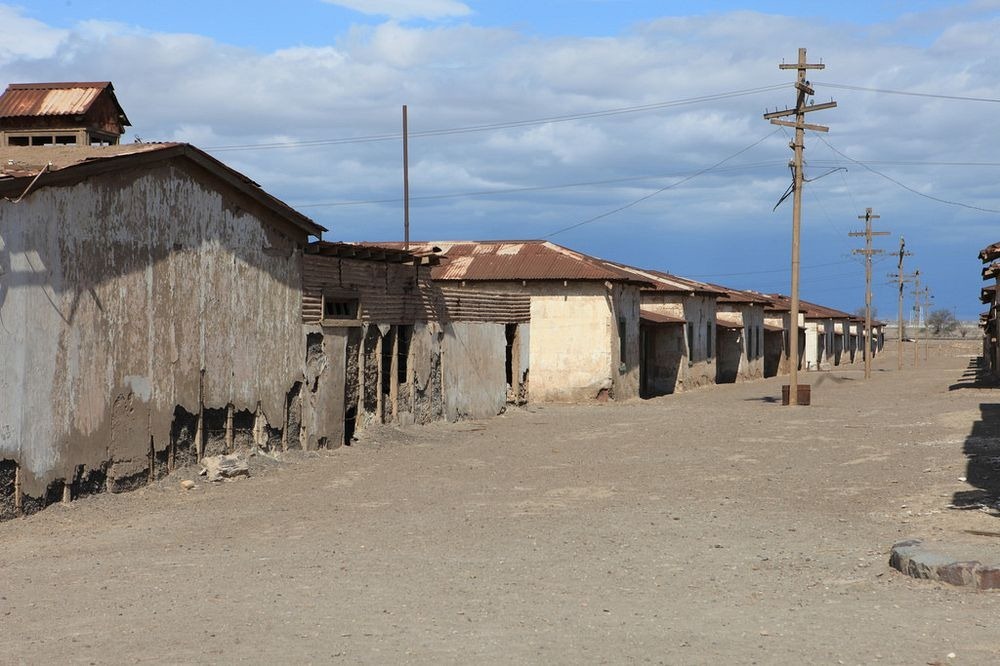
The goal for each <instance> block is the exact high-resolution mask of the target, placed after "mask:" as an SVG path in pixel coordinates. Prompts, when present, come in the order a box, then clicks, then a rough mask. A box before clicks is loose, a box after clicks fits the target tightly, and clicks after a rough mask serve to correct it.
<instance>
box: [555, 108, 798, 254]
mask: <svg viewBox="0 0 1000 666" xmlns="http://www.w3.org/2000/svg"><path fill="white" fill-rule="evenodd" d="M779 130H780V128H779V129H776V130H774V131H772V132H769V133H768V134H766V135H765V136H762V137H761V138H759V139H757V140H756V141H754V142H753V143H751V144H750V145H749V146H747V147H746V148H742V149H740V150H738V151H736V152H735V153H733V154H732V155H730V156H729V157H726V158H724V159H722V160H719V161H718V162H716V163H715V164H713V165H712V166H710V167H705V168H704V169H701V170H700V171H696V172H695V173H693V174H691V175H690V176H687V177H686V178H682V179H680V180H678V181H677V182H674V183H671V184H670V185H666V186H664V187H661V188H660V189H658V190H656V191H654V192H651V193H649V194H647V195H645V196H641V197H639V198H638V199H635V200H634V201H630V202H628V203H627V204H625V205H624V206H619V207H618V208H614V209H612V210H609V211H606V212H604V213H601V214H600V215H595V216H594V217H591V218H588V219H586V220H583V221H582V222H577V223H576V224H571V225H569V226H568V227H563V228H562V229H557V230H556V231H553V232H552V233H550V234H547V235H545V236H542V238H552V237H553V236H555V235H556V234H561V233H563V232H565V231H570V230H571V229H576V228H577V227H582V226H583V225H585V224H590V223H591V222H596V221H597V220H600V219H602V218H605V217H608V216H609V215H614V214H615V213H620V212H621V211H623V210H625V209H627V208H631V207H632V206H636V205H638V204H640V203H642V202H643V201H645V200H647V199H652V198H653V197H655V196H656V195H657V194H660V193H661V192H665V191H667V190H669V189H672V188H674V187H677V186H678V185H683V184H684V183H686V182H688V181H689V180H693V179H694V178H697V177H698V176H700V175H702V174H704V173H708V172H709V171H712V170H713V169H716V168H718V167H720V166H722V165H723V164H725V163H726V162H728V161H729V160H731V159H733V158H734V157H739V156H740V155H742V154H743V153H745V152H747V151H748V150H750V149H752V148H755V147H757V146H758V145H760V144H761V143H763V142H764V141H766V140H767V139H770V138H771V137H772V136H774V135H775V134H777V133H778V131H779Z"/></svg>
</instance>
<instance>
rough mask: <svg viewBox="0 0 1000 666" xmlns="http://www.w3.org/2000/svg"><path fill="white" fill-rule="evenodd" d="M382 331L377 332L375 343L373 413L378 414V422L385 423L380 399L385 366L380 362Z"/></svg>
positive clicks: (382, 341)
mask: <svg viewBox="0 0 1000 666" xmlns="http://www.w3.org/2000/svg"><path fill="white" fill-rule="evenodd" d="M384 339H385V338H384V337H383V336H382V331H379V335H378V340H377V341H376V342H375V363H376V366H375V367H376V368H377V373H376V374H377V379H376V380H375V411H376V412H377V413H378V422H379V423H385V412H384V405H383V403H384V402H385V400H384V399H383V397H382V368H383V366H384V365H385V363H384V361H383V360H382V348H383V346H384Z"/></svg>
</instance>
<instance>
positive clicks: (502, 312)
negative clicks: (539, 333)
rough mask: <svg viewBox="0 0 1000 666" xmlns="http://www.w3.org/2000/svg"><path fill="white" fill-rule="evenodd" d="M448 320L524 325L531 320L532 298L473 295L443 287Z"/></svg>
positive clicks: (502, 294) (506, 294) (525, 295)
mask: <svg viewBox="0 0 1000 666" xmlns="http://www.w3.org/2000/svg"><path fill="white" fill-rule="evenodd" d="M440 292H441V294H442V295H443V297H444V302H445V308H446V310H447V312H448V317H449V318H450V319H451V320H453V321H479V322H489V321H493V322H504V323H508V324H520V323H524V322H527V321H529V320H530V319H531V297H530V296H529V295H528V294H511V293H495V292H489V291H469V290H460V289H449V288H448V287H441V288H440Z"/></svg>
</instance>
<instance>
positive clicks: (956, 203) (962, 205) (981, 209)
mask: <svg viewBox="0 0 1000 666" xmlns="http://www.w3.org/2000/svg"><path fill="white" fill-rule="evenodd" d="M813 134H814V135H815V136H816V138H818V139H819V140H820V141H822V142H823V143H825V144H826V146H827V148H829V149H830V150H832V151H833V152H835V153H837V154H838V155H840V156H841V157H843V158H844V159H846V160H849V161H851V162H853V163H855V164H857V165H859V166H862V167H864V168H865V169H867V170H868V171H871V172H872V173H873V174H875V175H876V176H881V177H882V178H885V179H886V180H888V181H889V182H890V183H894V184H895V185H898V186H899V187H901V188H903V189H904V190H906V191H907V192H911V193H912V194H916V195H917V196H920V197H924V198H925V199H930V200H931V201H936V202H938V203H943V204H946V205H948V206H958V207H960V208H968V209H969V210H977V211H979V212H982V213H995V214H998V215H1000V210H996V209H994V208H984V207H982V206H973V205H972V204H967V203H962V202H961V201H950V200H948V199H942V198H940V197H935V196H932V195H930V194H924V193H923V192H920V191H919V190H916V189H914V188H912V187H910V186H909V185H906V184H905V183H901V182H900V181H898V180H896V179H895V178H893V177H892V176H889V175H887V174H884V173H882V172H881V171H878V170H877V169H873V168H872V167H870V166H868V165H867V164H865V163H864V162H859V161H858V160H855V159H853V158H851V157H849V156H848V155H845V154H844V153H842V152H840V151H839V150H837V149H836V148H834V147H833V146H832V145H831V144H830V142H829V141H827V140H826V139H824V138H823V136H822V135H821V134H820V133H818V132H813Z"/></svg>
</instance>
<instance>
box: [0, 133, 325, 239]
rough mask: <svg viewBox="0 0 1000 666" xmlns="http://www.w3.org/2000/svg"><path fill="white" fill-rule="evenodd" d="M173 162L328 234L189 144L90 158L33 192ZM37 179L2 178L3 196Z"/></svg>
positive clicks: (52, 175) (310, 230)
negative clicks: (185, 164) (185, 163)
mask: <svg viewBox="0 0 1000 666" xmlns="http://www.w3.org/2000/svg"><path fill="white" fill-rule="evenodd" d="M39 150H40V151H44V150H45V149H44V147H43V148H40V149H39ZM173 159H187V160H189V161H191V162H192V163H194V164H196V165H198V166H200V167H202V168H203V169H205V170H206V171H208V172H209V173H211V174H212V175H214V176H215V177H217V178H219V179H220V180H222V181H223V182H225V183H226V184H227V185H229V186H230V187H233V188H235V189H237V190H239V191H240V192H242V193H243V194H246V195H247V196H249V197H250V198H252V199H254V200H255V201H256V202H258V203H259V204H261V205H262V206H264V207H265V208H267V209H268V210H270V211H271V212H273V213H274V214H276V215H278V216H279V217H282V218H284V219H285V220H287V221H288V222H289V223H291V224H292V225H293V226H295V227H297V228H299V229H301V230H302V231H304V232H306V233H307V234H309V235H312V236H316V237H317V238H319V237H321V236H322V234H323V232H324V231H326V230H327V229H326V227H323V226H321V225H319V224H316V223H315V222H313V221H312V220H310V219H309V218H308V217H306V216H305V215H303V214H302V213H300V212H298V211H297V210H295V209H294V208H292V207H291V206H289V205H288V204H286V203H285V202H283V201H281V200H280V199H278V198H277V197H275V196H273V195H271V194H268V193H267V192H266V191H264V189H263V188H261V187H260V185H258V184H257V183H256V182H254V181H253V180H251V179H250V178H248V177H247V176H245V175H243V174H241V173H240V172H239V171H236V170H235V169H233V168H231V167H229V166H226V165H225V164H224V163H222V162H220V161H219V160H217V159H215V158H214V157H212V156H211V155H209V154H208V153H206V152H205V151H203V150H200V149H198V148H196V147H194V146H192V145H191V144H188V143H165V144H162V147H160V148H157V149H155V150H144V151H141V152H135V153H124V154H114V155H106V156H99V157H88V158H86V159H84V160H83V161H80V162H76V163H73V164H69V165H67V166H64V167H61V168H58V169H56V170H54V171H49V172H47V173H44V174H43V175H42V176H41V177H38V178H37V181H36V182H35V184H34V186H33V188H34V189H35V190H37V189H38V188H42V187H47V186H55V185H67V184H72V183H77V182H80V181H81V180H84V179H86V178H90V177H92V176H97V175H101V174H105V173H110V172H113V171H118V170H120V169H124V168H128V167H135V166H148V165H151V164H156V163H158V162H165V161H168V160H173ZM35 178H36V176H17V177H11V178H6V179H5V178H0V196H7V197H10V196H11V195H13V196H15V197H16V196H20V195H21V194H22V193H23V192H25V190H26V189H27V187H28V186H29V185H30V184H31V183H32V181H33V180H35Z"/></svg>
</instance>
